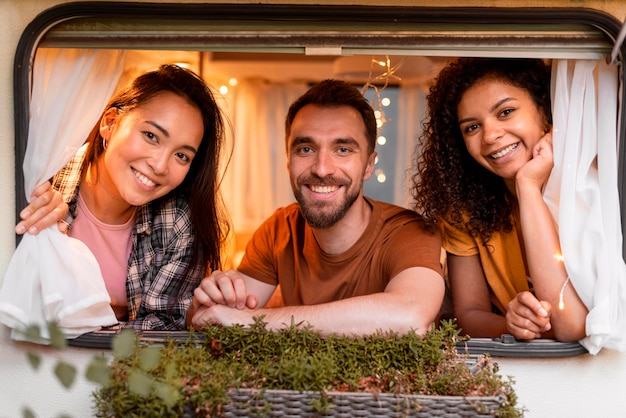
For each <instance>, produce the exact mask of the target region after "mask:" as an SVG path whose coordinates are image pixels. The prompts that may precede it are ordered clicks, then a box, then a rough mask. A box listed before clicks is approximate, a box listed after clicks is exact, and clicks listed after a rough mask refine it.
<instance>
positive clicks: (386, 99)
mask: <svg viewBox="0 0 626 418" xmlns="http://www.w3.org/2000/svg"><path fill="white" fill-rule="evenodd" d="M380 103H381V104H382V105H383V106H389V105H390V104H391V99H390V98H389V97H385V98H384V99H382V100H381V101H380Z"/></svg>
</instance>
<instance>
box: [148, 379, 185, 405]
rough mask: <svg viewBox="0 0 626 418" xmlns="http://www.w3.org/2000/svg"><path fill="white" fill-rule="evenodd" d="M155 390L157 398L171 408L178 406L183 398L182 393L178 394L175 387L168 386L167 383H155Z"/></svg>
mask: <svg viewBox="0 0 626 418" xmlns="http://www.w3.org/2000/svg"><path fill="white" fill-rule="evenodd" d="M154 389H155V391H156V394H157V396H158V397H159V398H161V400H162V401H163V403H164V404H165V405H166V406H167V407H169V408H171V407H173V406H174V405H176V403H177V402H178V400H179V399H180V397H181V395H180V392H178V390H176V388H175V387H174V386H172V385H168V384H167V383H160V382H157V383H154Z"/></svg>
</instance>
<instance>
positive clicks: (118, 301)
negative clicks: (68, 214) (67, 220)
mask: <svg viewBox="0 0 626 418" xmlns="http://www.w3.org/2000/svg"><path fill="white" fill-rule="evenodd" d="M77 212H78V214H80V215H83V216H76V219H75V220H74V223H73V224H72V228H71V229H70V230H69V232H68V234H69V236H71V237H73V238H76V239H79V240H81V241H82V242H83V243H85V245H87V247H89V249H90V250H91V252H92V253H93V254H94V255H95V257H96V260H98V264H99V265H100V270H101V272H102V277H103V278H104V283H105V285H106V288H107V291H108V292H109V296H110V297H111V306H113V307H116V306H120V307H121V306H127V305H128V300H127V298H126V277H127V274H128V272H127V270H128V260H129V258H130V252H131V250H132V239H131V236H132V231H133V227H134V226H135V223H136V219H135V216H134V215H133V216H131V217H130V219H129V220H128V222H126V223H125V224H122V225H109V224H105V223H103V222H101V221H99V220H98V219H97V218H96V217H95V216H94V215H93V213H91V211H90V210H89V208H88V207H87V205H86V204H85V201H84V200H83V197H82V195H81V194H80V192H79V193H78V211H77Z"/></svg>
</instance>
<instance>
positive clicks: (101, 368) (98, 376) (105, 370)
mask: <svg viewBox="0 0 626 418" xmlns="http://www.w3.org/2000/svg"><path fill="white" fill-rule="evenodd" d="M85 378H87V380H88V381H90V382H94V383H97V384H99V385H100V386H102V387H107V386H109V383H110V377H109V362H108V360H107V358H106V357H105V356H103V355H99V356H94V357H93V358H92V359H91V361H90V362H89V364H88V365H87V370H86V371H85Z"/></svg>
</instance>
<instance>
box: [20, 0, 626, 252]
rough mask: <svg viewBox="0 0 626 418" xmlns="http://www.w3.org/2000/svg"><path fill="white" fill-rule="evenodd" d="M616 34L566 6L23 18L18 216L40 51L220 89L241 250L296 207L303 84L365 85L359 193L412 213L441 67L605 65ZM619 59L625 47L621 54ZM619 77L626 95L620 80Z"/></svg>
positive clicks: (82, 10)
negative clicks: (291, 177) (187, 72)
mask: <svg viewBox="0 0 626 418" xmlns="http://www.w3.org/2000/svg"><path fill="white" fill-rule="evenodd" d="M467 22H472V23H471V24H469V23H467ZM494 22H497V23H494ZM620 27H621V24H620V22H618V21H617V20H615V19H614V18H613V17H611V16H608V15H605V14H602V13H599V12H595V11H593V10H590V9H575V8H568V9H558V8H554V9H551V8H541V9H533V8H525V9H519V8H517V9H512V8H424V7H410V6H397V7H396V6H381V7H376V6H330V5H327V6H324V7H319V6H314V5H288V6H287V5H285V6H283V5H264V4H253V5H251V4H246V5H237V4H229V5H223V4H214V5H213V4H180V3H176V4H174V3H163V4H154V3H151V4H141V3H115V7H111V5H110V4H109V3H108V2H106V1H105V2H85V3H80V2H79V3H66V4H62V5H59V6H56V7H53V8H51V9H49V10H46V11H44V12H43V13H42V14H41V15H39V16H38V17H37V18H36V19H35V20H33V22H31V24H30V25H29V27H28V28H27V30H26V31H24V33H23V35H22V38H21V40H20V43H19V45H18V50H17V52H16V57H15V67H14V68H15V69H14V71H15V74H14V80H15V86H14V89H15V91H14V93H15V101H14V102H15V131H16V132H15V138H16V139H15V140H16V144H15V145H16V147H15V149H16V160H15V164H16V170H15V172H16V210H17V211H18V212H19V210H20V209H21V208H23V207H24V206H25V204H26V199H25V196H24V187H23V185H24V178H23V174H22V163H23V161H24V156H25V151H26V145H27V138H28V115H29V101H30V94H31V88H32V86H31V82H32V74H31V72H30V71H31V70H32V68H33V65H32V64H33V61H34V60H35V59H36V55H37V51H38V50H40V49H43V48H48V49H55V48H74V49H77V50H93V49H114V50H119V51H121V52H122V55H123V56H124V60H125V69H124V72H123V74H122V76H121V78H120V80H119V83H118V86H119V85H122V84H124V83H125V82H126V81H128V80H130V79H132V78H134V77H135V76H136V75H137V74H139V73H141V72H143V71H145V70H148V69H152V68H155V67H156V66H158V65H159V64H163V63H176V64H179V65H181V66H185V67H187V68H190V69H191V70H193V71H194V72H196V73H198V74H199V75H200V76H201V77H203V78H204V79H205V80H206V81H207V82H208V83H209V84H210V85H212V86H213V87H215V89H216V90H218V91H219V92H220V94H219V101H220V105H221V106H222V108H223V109H224V111H225V113H226V115H227V118H228V120H229V122H230V126H231V127H232V129H231V130H229V132H228V135H229V141H230V142H229V146H230V147H232V158H231V159H230V162H229V167H228V170H227V171H226V172H225V177H224V181H223V183H222V193H223V195H224V198H225V201H226V203H227V206H228V209H229V212H230V215H231V218H232V221H233V224H234V225H235V227H236V229H237V233H238V234H239V235H240V236H241V239H242V240H243V241H242V242H244V241H245V238H246V237H249V235H250V234H251V233H252V231H254V230H255V229H256V227H257V226H258V225H259V224H260V223H261V222H262V221H263V220H264V219H265V218H267V217H268V216H269V215H270V214H271V213H272V212H273V210H274V209H275V208H277V207H279V206H284V205H285V204H288V203H290V202H291V201H293V197H292V195H291V188H290V185H289V181H288V176H286V175H285V149H284V132H283V128H284V125H283V124H284V115H285V114H286V110H287V108H288V106H289V104H290V103H291V101H293V99H295V98H296V97H298V96H299V95H301V94H302V92H304V91H305V90H306V89H307V88H308V87H309V86H310V85H311V83H314V82H317V81H320V80H322V79H325V78H341V79H344V80H347V81H350V82H351V83H353V84H354V85H356V86H357V87H359V88H361V89H362V91H363V92H364V94H365V95H366V97H367V98H368V99H369V100H370V101H371V103H372V105H373V106H374V108H375V110H376V112H377V117H378V121H379V127H380V132H379V136H378V139H377V144H376V147H377V152H378V159H377V162H376V166H375V171H374V175H373V176H372V178H371V179H370V180H369V181H368V182H367V183H366V185H365V191H366V194H367V195H370V196H372V197H373V198H375V199H377V200H384V201H387V202H391V203H395V204H398V205H402V206H406V207H411V204H412V201H411V196H410V192H409V191H408V190H407V189H408V187H410V184H411V183H410V179H411V175H412V169H413V168H414V167H413V161H414V160H415V155H416V154H415V152H419V150H416V143H417V142H416V140H417V138H419V136H420V134H421V129H422V124H423V121H424V119H425V117H426V114H425V100H426V95H427V94H428V89H429V87H430V85H431V83H432V82H433V79H434V77H436V74H437V72H438V71H439V70H440V69H441V68H442V67H443V66H444V65H446V63H448V62H449V61H450V60H452V59H455V58H458V57H521V58H541V59H544V60H545V61H546V62H549V63H555V62H557V61H558V60H572V62H573V61H575V60H590V61H598V62H604V60H605V59H606V57H607V56H609V55H610V53H611V50H612V48H613V42H614V39H615V38H616V37H617V34H618V32H619V30H620ZM625 53H626V47H624V46H622V47H621V56H622V57H623V56H625ZM616 74H617V75H616V76H615V78H616V79H617V80H616V82H617V86H618V87H617V88H618V91H617V94H618V96H619V97H622V95H623V88H624V87H623V86H624V74H623V71H621V72H619V74H618V73H616ZM616 103H621V100H617V102H616ZM610 111H611V112H614V116H615V118H616V120H626V119H625V116H626V115H625V114H624V108H623V107H622V106H621V105H616V107H615V109H612V110H610ZM251 140H252V142H253V144H252V143H251V142H250V141H251ZM616 140H617V142H618V143H617V147H618V151H619V161H618V164H619V169H618V170H617V186H618V187H619V192H620V196H622V197H623V196H626V193H625V192H624V190H623V189H624V187H625V185H624V181H623V178H622V176H623V173H624V169H623V166H624V163H625V161H626V158H625V155H626V154H624V152H625V151H624V150H625V148H626V143H625V142H624V141H625V140H626V130H625V129H624V127H623V126H619V127H618V135H617V139H616ZM246 141H248V142H246ZM246 144H248V146H246ZM235 173H236V175H235ZM242 184H245V185H246V187H245V189H244V188H243V187H242ZM241 193H245V199H242V196H241ZM242 202H243V203H242ZM245 202H254V205H246V203H245ZM621 207H626V205H625V204H622V205H621ZM621 217H622V219H623V218H624V214H623V210H622V213H621ZM624 224H626V222H622V225H624ZM622 228H624V227H622ZM237 251H241V245H239V247H238V248H235V252H237Z"/></svg>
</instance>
